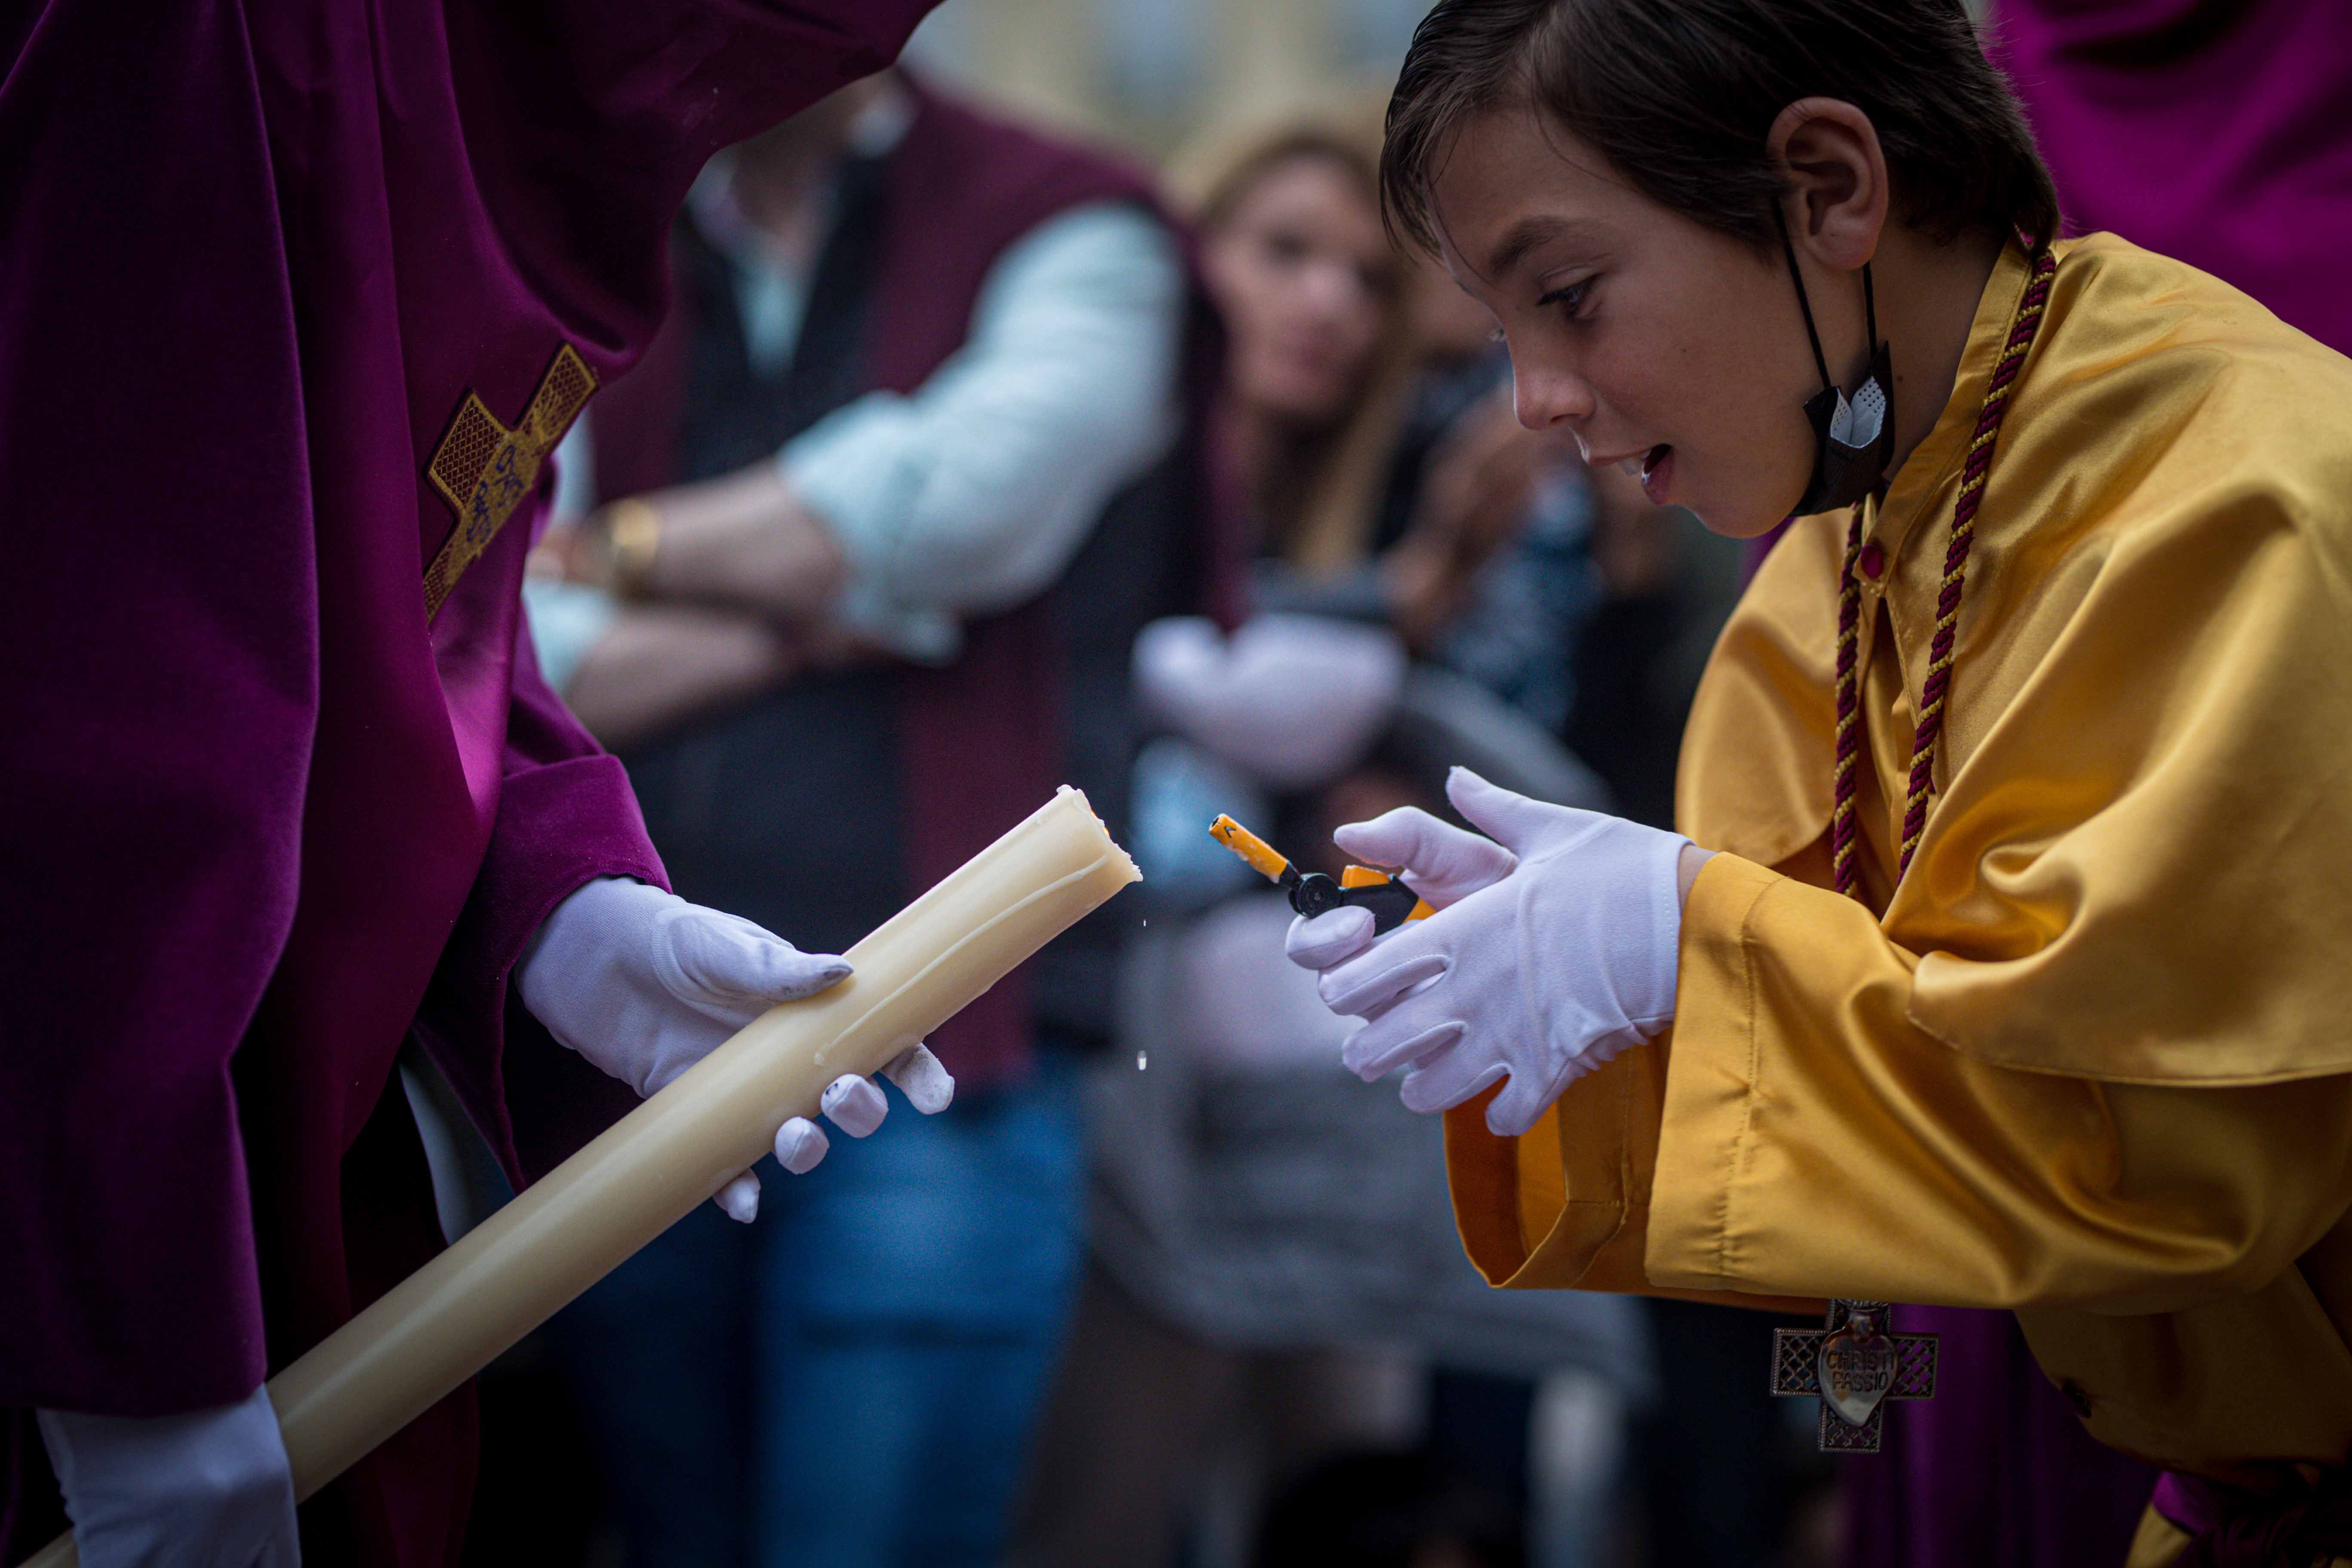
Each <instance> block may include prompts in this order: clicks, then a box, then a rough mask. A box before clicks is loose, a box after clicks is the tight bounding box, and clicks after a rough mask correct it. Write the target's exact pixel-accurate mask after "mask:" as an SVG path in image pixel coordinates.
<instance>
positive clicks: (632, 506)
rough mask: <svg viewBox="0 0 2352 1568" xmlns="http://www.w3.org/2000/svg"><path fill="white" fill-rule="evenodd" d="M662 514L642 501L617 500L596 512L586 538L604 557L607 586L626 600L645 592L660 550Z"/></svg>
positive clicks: (589, 522)
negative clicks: (649, 573) (655, 558)
mask: <svg viewBox="0 0 2352 1568" xmlns="http://www.w3.org/2000/svg"><path fill="white" fill-rule="evenodd" d="M661 534H662V519H661V513H660V512H659V511H657V510H655V509H654V507H653V506H652V504H651V503H649V502H646V501H642V500H616V501H614V502H612V503H610V504H609V505H606V506H602V507H599V508H597V509H596V512H595V515H594V516H593V517H591V518H590V519H589V520H588V536H589V538H590V539H591V540H592V541H593V542H594V548H595V549H596V550H597V552H598V553H599V554H601V555H602V556H603V558H604V572H605V578H606V585H607V586H609V587H610V588H611V589H612V591H613V592H614V594H617V595H620V596H621V597H623V598H625V599H633V598H635V597H636V596H637V595H639V594H641V593H642V592H644V589H645V584H646V573H648V572H650V571H651V570H652V569H653V564H654V557H655V555H656V554H658V553H659V552H660V550H661Z"/></svg>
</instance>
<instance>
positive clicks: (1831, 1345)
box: [1772, 1300, 1937, 1454]
mask: <svg viewBox="0 0 2352 1568" xmlns="http://www.w3.org/2000/svg"><path fill="white" fill-rule="evenodd" d="M1887 1321H1888V1316H1887V1306H1886V1303H1885V1302H1884V1301H1843V1300H1839V1301H1832V1302H1831V1303H1830V1312H1829V1317H1828V1319H1827V1320H1826V1321H1824V1322H1823V1323H1822V1326H1821V1327H1820V1328H1818V1329H1775V1330H1773V1331H1772V1392H1773V1393H1775V1394H1815V1395H1818V1396H1819V1397H1820V1399H1821V1402H1822V1436H1821V1442H1822V1453H1824V1454H1875V1453H1876V1452H1878V1443H1879V1438H1880V1436H1882V1434H1883V1432H1884V1430H1885V1426H1886V1405H1885V1402H1886V1401H1887V1400H1890V1399H1933V1398H1935V1397H1936V1338H1937V1336H1935V1335H1934V1334H1896V1333H1889V1332H1888V1331H1887Z"/></svg>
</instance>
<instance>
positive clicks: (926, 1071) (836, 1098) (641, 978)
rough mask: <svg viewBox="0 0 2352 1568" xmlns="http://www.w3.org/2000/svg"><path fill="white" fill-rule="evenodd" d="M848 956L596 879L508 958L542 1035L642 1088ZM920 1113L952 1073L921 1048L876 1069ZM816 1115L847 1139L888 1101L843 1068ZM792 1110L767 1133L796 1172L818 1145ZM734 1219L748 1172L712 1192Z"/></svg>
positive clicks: (756, 1207) (755, 1193)
mask: <svg viewBox="0 0 2352 1568" xmlns="http://www.w3.org/2000/svg"><path fill="white" fill-rule="evenodd" d="M848 973H849V965H848V963H846V962H845V961H844V960H842V959H839V958H835V957H834V956H833V955H831V954H830V953H808V952H801V951H800V949H798V948H796V947H794V946H793V945H792V943H790V942H785V941H783V940H782V938H780V937H776V936H772V935H770V934H769V933H768V932H767V931H762V930H761V929H760V928H759V927H758V926H756V925H754V924H752V923H751V921H747V920H744V919H742V918H740V916H737V915H730V914H723V913H721V912H720V911H719V910H710V909H705V908H703V907H702V906H701V905H700V904H690V903H688V902H687V901H686V900H684V899H681V898H679V897H678V896H677V894H675V893H665V892H663V891H662V890H661V889H659V888H656V887H651V886H648V885H647V884H646V883H644V882H640V881H637V880H636V879H634V878H630V877H599V878H598V879H595V880H594V881H593V882H588V883H585V884H583V886H582V887H580V888H579V889H576V890H575V891H574V892H573V893H572V895H571V897H569V898H567V899H565V900H563V901H562V903H560V904H558V905H556V906H555V909H554V910H553V912H551V914H549V916H548V917H547V920H546V921H545V922H544V923H543V924H541V927H540V928H539V935H538V936H537V937H536V938H534V939H533V941H532V944H531V947H530V952H527V953H526V954H525V955H524V957H523V961H522V963H521V964H520V967H519V969H518V972H517V976H516V983H517V984H518V985H519V987H520V991H521V994H522V1003H523V1005H524V1006H526V1007H528V1008H530V1013H531V1016H533V1017H535V1018H537V1019H538V1020H539V1021H540V1022H541V1023H542V1024H544V1025H546V1026H547V1029H548V1032H549V1033H550V1034H551V1035H553V1036H554V1037H556V1038H557V1039H558V1040H560V1041H562V1043H563V1044H564V1045H566V1046H569V1047H572V1049H573V1050H575V1051H578V1052H579V1053H580V1054H581V1055H582V1056H583V1057H585V1058H588V1060H590V1061H591V1062H593V1063H594V1064H595V1065H596V1066H597V1067H599V1068H603V1069H604V1071H605V1072H607V1073H610V1074H611V1075H612V1076H613V1077H614V1078H616V1079H620V1080H621V1081H622V1082H623V1083H625V1084H627V1085H628V1086H629V1087H630V1088H632V1089H635V1090H636V1091H637V1092H638V1093H639V1094H642V1095H653V1094H656V1093H658V1092H659V1091H660V1090H661V1089H662V1087H663V1086H664V1085H666V1084H667V1083H668V1082H669V1081H670V1079H674V1078H676V1077H677V1075H678V1074H680V1073H682V1072H684V1071H685V1070H686V1069H687V1068H690V1067H692V1066H693V1065H694V1064H695V1063H697V1062H698V1061H700V1060H701V1059H702V1058H704V1057H707V1056H709V1054H710V1053H711V1051H712V1050H714V1049H715V1048H717V1047H718V1046H719V1044H720V1043H721V1042H723V1041H724V1040H726V1039H727V1037H729V1036H730V1035H732V1034H734V1033H735V1031H736V1030H738V1029H740V1028H741V1027H742V1026H744V1025H746V1024H749V1023H750V1022H751V1020H752V1019H754V1018H757V1017H758V1016H760V1015H761V1014H762V1013H764V1012H766V1011H767V1010H768V1009H769V1008H771V1007H772V1006H774V1005H776V1004H777V1003H779V1002H797V1001H799V1000H800V999H801V998H802V997H803V996H814V995H815V994H817V993H818V992H820V991H823V990H824V989H825V988H826V987H827V986H829V985H832V984H835V982H837V981H840V980H842V979H844V978H845V977H846V976H847V975H848ZM882 1070H883V1074H884V1076H886V1077H887V1078H888V1079H890V1081H891V1082H893V1083H895V1084H897V1085H898V1087H899V1088H900V1089H903V1090H904V1091H905V1092H906V1096H907V1099H908V1100H909V1101H910V1102H911V1103H912V1104H913V1105H914V1107H915V1109H916V1110H919V1111H921V1112H922V1113H923V1114H925V1115H926V1116H929V1115H930V1114H932V1113H934V1112H936V1111H940V1110H946V1109H947V1106H948V1102H949V1101H950V1100H952V1099H954V1098H955V1079H952V1078H950V1077H949V1076H948V1071H947V1068H944V1067H941V1066H940V1059H939V1058H937V1057H935V1056H933V1055H931V1053H930V1052H929V1050H928V1049H926V1048H925V1047H921V1046H913V1047H908V1049H907V1050H905V1051H903V1052H901V1053H900V1054H899V1055H898V1058H897V1059H895V1060H893V1061H892V1062H891V1063H890V1065H889V1066H888V1067H887V1068H883V1069H882ZM821 1108H822V1110H823V1112H824V1116H825V1118H826V1119H827V1120H829V1121H832V1122H833V1124H834V1125H835V1126H836V1127H838V1128H840V1129H841V1130H842V1131H844V1132H846V1133H848V1134H849V1135H850V1136H851V1137H852V1138H863V1137H865V1136H866V1134H867V1133H869V1132H871V1131H874V1130H875V1129H876V1128H877V1127H879V1126H881V1125H882V1118H883V1115H884V1114H885V1113H886V1112H887V1111H888V1110H889V1109H890V1107H889V1102H888V1101H887V1100H884V1099H883V1098H882V1091H881V1090H880V1089H877V1088H876V1087H875V1085H874V1083H873V1080H871V1079H865V1078H861V1077H859V1076H858V1075H857V1074H856V1073H845V1074H843V1075H842V1076H841V1077H839V1078H837V1079H834V1080H833V1082H832V1083H831V1084H829V1085H827V1086H826V1088H825V1091H824V1098H823V1100H822V1107H821ZM829 1146H830V1145H829V1143H828V1142H827V1141H826V1139H825V1135H824V1131H823V1130H822V1129H820V1128H819V1127H818V1126H817V1125H816V1123H814V1121H810V1120H809V1119H808V1118H806V1117H804V1116H795V1117H793V1118H792V1119H791V1120H790V1121H786V1122H785V1123H784V1124H783V1125H782V1127H780V1128H778V1129H777V1130H776V1159H777V1162H778V1163H781V1164H782V1166H783V1167H784V1169H785V1170H787V1171H790V1172H792V1173H793V1174H794V1175H801V1174H803V1173H806V1172H809V1171H811V1170H814V1169H815V1167H816V1163H817V1162H818V1161H819V1160H822V1159H824V1155H825V1151H826V1149H827V1148H828V1147H829ZM716 1201H717V1203H718V1205H719V1207H720V1208H722V1209H724V1210H726V1211H727V1214H728V1215H729V1216H730V1218H733V1219H739V1220H744V1221H749V1220H751V1218H752V1217H753V1216H755V1215H758V1213H759V1212H760V1181H759V1178H758V1177H757V1176H755V1175H753V1174H752V1173H751V1172H749V1171H746V1172H744V1173H742V1174H741V1175H740V1176H738V1177H736V1178H735V1179H734V1180H733V1181H731V1182H730V1183H728V1184H727V1185H726V1186H724V1187H722V1188H720V1189H719V1194H718V1198H717V1200H716Z"/></svg>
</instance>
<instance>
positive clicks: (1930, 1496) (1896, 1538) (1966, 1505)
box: [1839, 1306, 2157, 1568]
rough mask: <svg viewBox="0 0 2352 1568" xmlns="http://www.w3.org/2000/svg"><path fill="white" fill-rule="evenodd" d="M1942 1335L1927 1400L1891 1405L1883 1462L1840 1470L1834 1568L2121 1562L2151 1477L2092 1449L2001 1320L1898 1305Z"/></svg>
mask: <svg viewBox="0 0 2352 1568" xmlns="http://www.w3.org/2000/svg"><path fill="white" fill-rule="evenodd" d="M1895 1327H1896V1328H1897V1329H1898V1330H1900V1331H1903V1332H1905V1333H1932V1334H1940V1335H1941V1336H1942V1341H1941V1342H1940V1344H1939V1346H1938V1348H1937V1380H1936V1397H1935V1398H1933V1399H1931V1400H1927V1401H1923V1402H1920V1403H1917V1404H1907V1405H1890V1406H1888V1408H1887V1412H1886V1417H1887V1419H1886V1447H1885V1451H1884V1452H1882V1453H1877V1454H1868V1455H1855V1456H1852V1457H1849V1458H1844V1459H1842V1460H1840V1461H1839V1477H1840V1480H1841V1482H1842V1483H1843V1491H1844V1494H1845V1504H1846V1542H1845V1552H1844V1557H1843V1561H1844V1563H1845V1564H1846V1568H1982V1565H1983V1564H1985V1563H2003V1564H2007V1565H2009V1568H2090V1565H2102V1564H2113V1563H2121V1562H2122V1561H2123V1560H2124V1554H2125V1552H2126V1548H2128V1547H2129V1545H2130V1544H2131V1538H2132V1532H2133V1531H2135V1530H2136V1529H2137V1528H2138V1524H2139V1519H2140V1515H2141V1513H2142V1512H2143V1511H2144V1510H2146V1508H2147V1498H2148V1492H2149V1490H2150V1489H2151V1488H2153V1487H2154V1485H2155V1483H2156V1477H2157V1472H2156V1471H2154V1470H2153V1469H2150V1468H2148V1467H2147V1466H2145V1465H2142V1464H2139V1463H2138V1462H2137V1461H2135V1460H2132V1459H2127V1458H2124V1457H2123V1456H2122V1455H2121V1454H2118V1453H2116V1452H2115V1451H2114V1450H2113V1449H2111V1448H2108V1447H2105V1446H2104V1445H2102V1444H2101V1443H2099V1442H2098V1441H2097V1440H2096V1439H2095V1438H2094V1437H2093V1436H2091V1435H2090V1434H2089V1433H2088V1432H2085V1431H2084V1429H2083V1424H2082V1422H2081V1420H2080V1419H2078V1418H2077V1417H2076V1415H2075V1414H2074V1408H2073V1406H2072V1405H2069V1403H2068V1402H2067V1399H2066V1396H2065V1395H2064V1394H2062V1393H2060V1392H2059V1391H2058V1390H2057V1389H2055V1388H2053V1387H2052V1386H2051V1384H2050V1380H2049V1379H2048V1378H2047V1377H2045V1376H2044V1375H2042V1369H2041V1367H2040V1366H2039V1365H2037V1364H2036V1363H2035V1362H2034V1360H2033V1354H2032V1352H2031V1351H2030V1350H2028V1349H2027V1348H2026V1344H2025V1336H2024V1335H2023V1334H2021V1333H2020V1332H2019V1331H2018V1328H2017V1321H2016V1320H2015V1319H2014V1318H2013V1317H2011V1315H2010V1314H2009V1313H2007V1312H1994V1311H1980V1310H1975V1309H1972V1308H1965V1307H1900V1306H1899V1307H1896V1308H1895Z"/></svg>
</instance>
